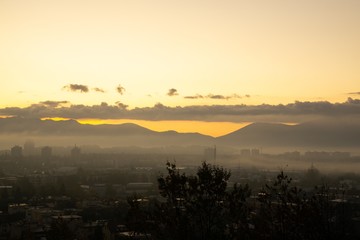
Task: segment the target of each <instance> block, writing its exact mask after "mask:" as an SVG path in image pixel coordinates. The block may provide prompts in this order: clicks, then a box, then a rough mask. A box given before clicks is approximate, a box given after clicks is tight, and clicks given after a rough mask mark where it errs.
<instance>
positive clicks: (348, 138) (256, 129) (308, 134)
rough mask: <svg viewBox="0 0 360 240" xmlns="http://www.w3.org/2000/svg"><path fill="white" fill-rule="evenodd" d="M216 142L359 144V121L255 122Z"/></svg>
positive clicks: (298, 145)
mask: <svg viewBox="0 0 360 240" xmlns="http://www.w3.org/2000/svg"><path fill="white" fill-rule="evenodd" d="M217 143H219V144H226V145H237V146H262V147H290V146H291V147H308V146H310V147H358V146H360V124H359V123H357V122H353V121H348V120H346V119H345V120H344V119H343V120H342V119H337V120H321V121H314V122H308V123H302V124H298V125H285V124H279V123H253V124H250V125H248V126H246V127H244V128H242V129H239V130H237V131H235V132H232V133H230V134H227V135H224V136H221V137H219V138H217Z"/></svg>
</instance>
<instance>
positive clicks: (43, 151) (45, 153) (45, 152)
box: [41, 146, 52, 160]
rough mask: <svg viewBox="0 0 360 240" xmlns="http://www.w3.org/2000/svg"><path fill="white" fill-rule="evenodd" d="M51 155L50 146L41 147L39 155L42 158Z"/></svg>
mask: <svg viewBox="0 0 360 240" xmlns="http://www.w3.org/2000/svg"><path fill="white" fill-rule="evenodd" d="M51 155H52V148H51V147H49V146H45V147H43V148H41V157H42V158H43V159H47V160H48V159H50V158H51Z"/></svg>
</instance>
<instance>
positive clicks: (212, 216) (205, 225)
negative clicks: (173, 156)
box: [156, 162, 250, 239]
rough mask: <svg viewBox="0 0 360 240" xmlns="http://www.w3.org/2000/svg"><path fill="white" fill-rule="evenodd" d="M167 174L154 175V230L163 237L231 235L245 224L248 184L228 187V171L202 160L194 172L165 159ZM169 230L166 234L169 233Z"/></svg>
mask: <svg viewBox="0 0 360 240" xmlns="http://www.w3.org/2000/svg"><path fill="white" fill-rule="evenodd" d="M167 170H168V175H167V176H161V177H159V178H158V183H159V190H160V194H161V196H163V197H164V198H165V199H166V202H165V203H163V204H160V205H159V206H158V214H157V221H158V225H159V226H160V227H159V229H158V230H157V231H156V232H158V233H162V235H160V236H159V237H161V238H163V239H233V237H234V236H236V235H239V234H238V233H239V230H240V229H241V230H244V229H245V228H246V229H247V228H248V224H247V212H248V210H247V207H248V206H247V204H246V199H247V198H248V197H249V196H250V189H249V188H248V186H245V187H242V186H238V185H235V186H234V187H233V188H232V190H229V189H228V186H227V185H228V180H229V178H230V175H231V174H230V172H229V171H227V170H225V169H223V168H221V167H218V166H213V165H211V164H208V163H206V162H203V163H202V165H201V166H200V167H199V168H198V171H197V173H196V175H195V176H186V174H185V173H180V171H179V170H178V169H177V168H176V165H175V164H171V163H169V162H168V163H167ZM169 233H170V234H169Z"/></svg>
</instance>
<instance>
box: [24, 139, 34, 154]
mask: <svg viewBox="0 0 360 240" xmlns="http://www.w3.org/2000/svg"><path fill="white" fill-rule="evenodd" d="M34 154H35V143H34V142H33V141H31V140H27V141H26V142H25V143H24V156H32V155H34Z"/></svg>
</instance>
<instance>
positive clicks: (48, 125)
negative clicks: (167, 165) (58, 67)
mask: <svg viewBox="0 0 360 240" xmlns="http://www.w3.org/2000/svg"><path fill="white" fill-rule="evenodd" d="M19 138H20V139H21V138H25V139H34V140H36V142H38V143H40V144H47V145H72V144H75V143H78V144H97V145H101V146H149V147H150V146H151V147H152V146H169V145H179V146H182V145H203V144H204V145H208V144H213V141H214V138H212V137H210V136H205V135H202V134H199V133H178V132H175V131H166V132H156V131H152V130H149V129H147V128H144V127H141V126H139V125H136V124H132V123H124V124H119V125H110V124H102V125H90V124H80V123H78V122H77V121H75V120H65V121H53V120H40V119H27V118H0V144H1V143H2V145H4V143H5V142H6V141H10V140H11V141H12V142H14V143H19Z"/></svg>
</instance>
